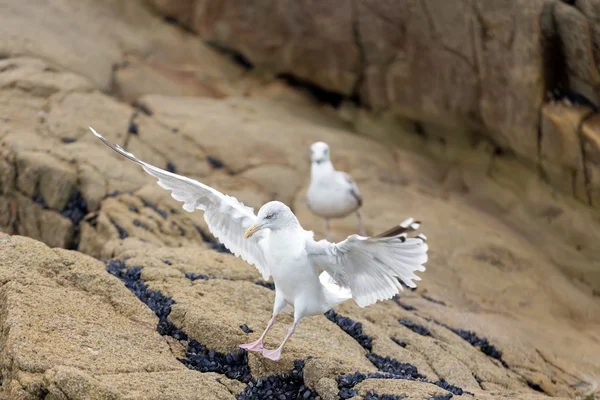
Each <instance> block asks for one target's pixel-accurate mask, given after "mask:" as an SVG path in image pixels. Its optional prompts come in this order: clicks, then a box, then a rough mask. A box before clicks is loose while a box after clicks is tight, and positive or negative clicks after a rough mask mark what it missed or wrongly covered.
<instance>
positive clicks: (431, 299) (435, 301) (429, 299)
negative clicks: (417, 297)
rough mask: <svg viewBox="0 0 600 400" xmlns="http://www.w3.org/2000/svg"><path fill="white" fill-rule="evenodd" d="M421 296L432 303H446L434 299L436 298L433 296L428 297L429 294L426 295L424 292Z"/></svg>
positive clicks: (442, 304) (443, 304)
mask: <svg viewBox="0 0 600 400" xmlns="http://www.w3.org/2000/svg"><path fill="white" fill-rule="evenodd" d="M421 297H422V298H424V299H425V300H427V301H429V302H431V303H434V304H439V305H441V306H445V305H446V303H444V302H443V301H441V300H436V299H434V298H433V297H429V296H427V295H426V294H422V295H421Z"/></svg>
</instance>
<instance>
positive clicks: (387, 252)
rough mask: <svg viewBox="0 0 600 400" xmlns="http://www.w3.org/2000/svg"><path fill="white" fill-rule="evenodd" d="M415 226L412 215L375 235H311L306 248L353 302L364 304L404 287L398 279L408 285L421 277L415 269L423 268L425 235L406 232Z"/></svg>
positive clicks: (425, 252) (394, 293) (420, 269)
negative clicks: (338, 239)
mask: <svg viewBox="0 0 600 400" xmlns="http://www.w3.org/2000/svg"><path fill="white" fill-rule="evenodd" d="M418 227H419V224H418V223H417V222H415V221H414V220H413V219H412V218H411V219H408V220H407V221H405V222H404V223H402V224H400V225H399V226H398V227H396V228H393V229H392V230H390V231H388V232H385V233H384V234H382V235H379V236H378V237H362V236H358V235H351V236H349V237H348V238H347V239H346V240H344V241H342V242H339V243H330V242H328V241H326V240H321V241H319V242H315V241H314V240H312V239H311V240H308V241H307V244H306V250H307V253H308V257H309V259H310V261H311V264H312V265H313V266H314V267H316V268H318V269H322V270H325V271H327V273H328V274H329V275H330V276H331V278H332V279H333V280H334V281H335V282H336V283H337V284H338V285H339V286H340V287H342V288H349V289H350V291H351V293H352V298H353V299H354V301H356V304H358V305H359V306H360V307H366V306H368V305H370V304H373V303H375V302H377V301H378V300H387V299H391V298H392V297H394V295H396V294H398V293H399V291H400V290H403V289H402V286H401V285H400V282H398V279H401V280H402V282H404V283H405V284H406V285H407V286H408V287H416V285H415V283H414V282H413V281H419V280H421V278H419V277H418V276H417V275H415V271H425V267H424V266H423V264H425V263H426V262H427V250H428V247H427V243H426V238H425V235H422V234H420V235H417V237H408V235H407V232H410V231H414V230H416V229H418ZM398 232H400V233H398Z"/></svg>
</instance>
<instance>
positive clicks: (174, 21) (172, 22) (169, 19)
mask: <svg viewBox="0 0 600 400" xmlns="http://www.w3.org/2000/svg"><path fill="white" fill-rule="evenodd" d="M163 21H165V22H166V23H167V24H169V25H175V26H177V27H178V28H179V29H181V30H183V31H185V32H187V33H189V34H190V35H194V36H198V34H197V33H196V32H194V31H193V30H192V28H190V27H189V26H187V25H186V24H184V23H182V22H181V21H179V20H178V19H177V17H174V16H172V15H165V16H164V17H163Z"/></svg>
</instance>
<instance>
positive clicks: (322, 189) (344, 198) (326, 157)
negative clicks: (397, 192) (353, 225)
mask: <svg viewBox="0 0 600 400" xmlns="http://www.w3.org/2000/svg"><path fill="white" fill-rule="evenodd" d="M310 157H311V167H310V186H309V187H308V192H307V193H306V204H307V205H308V208H309V209H310V210H311V211H312V212H313V213H314V214H316V215H318V216H319V217H321V218H324V219H325V228H326V230H327V240H330V236H331V229H330V227H329V219H331V218H344V217H346V216H348V215H350V214H351V213H353V212H356V215H357V217H358V224H359V226H358V228H359V233H360V235H361V236H366V234H365V229H364V227H363V223H362V217H361V215H360V207H361V206H362V196H361V195H360V191H359V190H358V185H357V184H356V182H355V181H354V179H352V177H351V176H350V175H348V174H347V173H345V172H342V171H336V170H335V168H334V167H333V164H332V163H331V159H330V153H329V146H328V145H327V143H324V142H315V143H313V144H312V145H311V146H310Z"/></svg>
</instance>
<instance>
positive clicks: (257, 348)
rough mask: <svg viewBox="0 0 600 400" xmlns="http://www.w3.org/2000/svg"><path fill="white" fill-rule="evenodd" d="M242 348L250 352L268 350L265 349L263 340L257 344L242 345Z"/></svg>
mask: <svg viewBox="0 0 600 400" xmlns="http://www.w3.org/2000/svg"><path fill="white" fill-rule="evenodd" d="M240 347H241V348H242V349H245V350H249V351H263V350H266V349H265V348H264V347H263V343H262V340H257V341H256V342H252V343H246V344H240Z"/></svg>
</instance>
